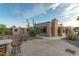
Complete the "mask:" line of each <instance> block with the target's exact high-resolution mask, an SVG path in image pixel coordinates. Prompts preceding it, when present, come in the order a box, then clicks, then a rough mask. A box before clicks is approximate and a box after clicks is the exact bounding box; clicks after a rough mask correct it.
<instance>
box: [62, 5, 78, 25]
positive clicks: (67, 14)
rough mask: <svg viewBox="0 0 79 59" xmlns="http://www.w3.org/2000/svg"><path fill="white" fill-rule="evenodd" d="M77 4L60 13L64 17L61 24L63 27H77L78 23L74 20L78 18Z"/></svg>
mask: <svg viewBox="0 0 79 59" xmlns="http://www.w3.org/2000/svg"><path fill="white" fill-rule="evenodd" d="M78 6H79V4H70V5H69V6H68V7H66V8H65V10H64V12H63V13H62V15H63V17H64V21H63V24H64V26H79V21H77V20H76V18H77V16H79V7H78Z"/></svg>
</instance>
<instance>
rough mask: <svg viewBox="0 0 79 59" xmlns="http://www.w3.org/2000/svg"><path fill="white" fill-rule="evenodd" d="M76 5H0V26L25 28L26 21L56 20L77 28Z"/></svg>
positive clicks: (77, 5) (77, 6) (78, 5)
mask: <svg viewBox="0 0 79 59" xmlns="http://www.w3.org/2000/svg"><path fill="white" fill-rule="evenodd" d="M77 16H79V4H77V3H73V4H70V3H14V4H12V3H11V4H10V3H5V4H3V3H2V4H0V24H5V25H6V26H7V27H11V26H12V25H16V26H17V27H18V26H22V27H26V20H25V19H29V22H30V24H32V19H34V20H35V21H36V23H41V22H46V21H51V20H52V19H53V18H57V19H58V20H59V22H60V23H63V25H64V26H79V21H77V20H76V18H77Z"/></svg>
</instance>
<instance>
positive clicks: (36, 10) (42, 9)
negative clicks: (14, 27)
mask: <svg viewBox="0 0 79 59" xmlns="http://www.w3.org/2000/svg"><path fill="white" fill-rule="evenodd" d="M59 5H60V4H59V3H53V4H52V3H47V4H43V3H40V4H34V5H33V8H32V9H29V10H28V9H27V8H26V9H25V10H21V8H19V7H20V6H19V5H18V6H15V7H14V8H13V9H11V10H12V13H13V14H15V15H17V14H23V16H24V17H25V18H30V17H34V16H37V15H40V14H47V11H48V10H49V9H51V8H52V9H53V10H55V9H56V8H57V7H58V6H59Z"/></svg>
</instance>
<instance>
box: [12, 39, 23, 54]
mask: <svg viewBox="0 0 79 59" xmlns="http://www.w3.org/2000/svg"><path fill="white" fill-rule="evenodd" d="M21 43H22V41H20V40H13V41H12V42H11V46H12V51H11V53H12V54H14V55H15V54H16V53H18V52H19V53H21V47H20V46H21Z"/></svg>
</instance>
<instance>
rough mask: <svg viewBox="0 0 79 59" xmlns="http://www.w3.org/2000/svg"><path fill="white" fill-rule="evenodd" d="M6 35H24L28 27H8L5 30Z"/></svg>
mask: <svg viewBox="0 0 79 59" xmlns="http://www.w3.org/2000/svg"><path fill="white" fill-rule="evenodd" d="M5 34H6V35H20V34H21V35H22V34H26V28H22V27H16V26H12V27H11V28H7V29H6V31H5Z"/></svg>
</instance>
